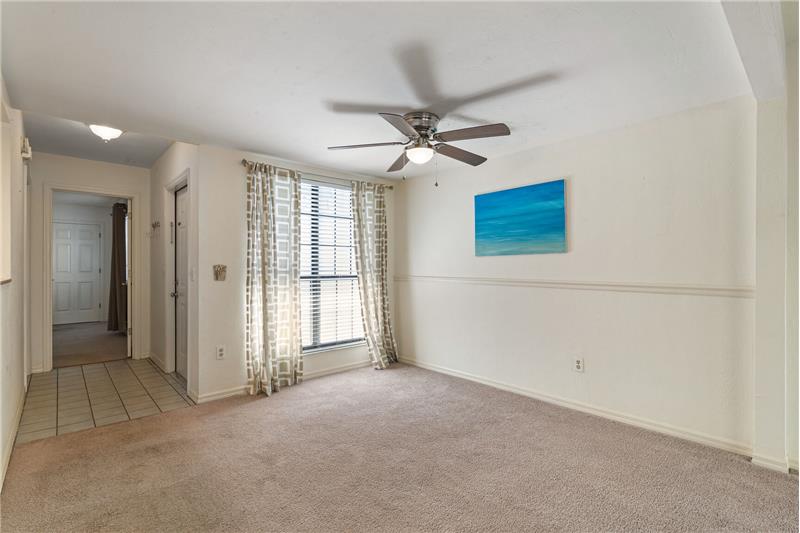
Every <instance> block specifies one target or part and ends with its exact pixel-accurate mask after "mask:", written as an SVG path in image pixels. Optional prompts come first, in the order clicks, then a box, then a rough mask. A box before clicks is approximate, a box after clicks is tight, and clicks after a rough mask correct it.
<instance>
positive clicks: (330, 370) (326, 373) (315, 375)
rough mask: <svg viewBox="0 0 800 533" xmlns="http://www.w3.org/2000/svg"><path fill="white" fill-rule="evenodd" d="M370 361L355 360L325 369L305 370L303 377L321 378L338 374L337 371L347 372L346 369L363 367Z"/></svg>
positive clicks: (369, 363) (368, 364)
mask: <svg viewBox="0 0 800 533" xmlns="http://www.w3.org/2000/svg"><path fill="white" fill-rule="evenodd" d="M371 364H372V363H371V362H370V361H357V362H355V363H347V364H346V365H339V366H334V367H331V368H326V369H325V370H317V371H316V372H306V373H305V374H303V379H304V380H306V379H314V378H321V377H322V376H329V375H331V374H338V373H339V372H347V371H348V370H355V369H356V368H364V367H366V366H370V365H371Z"/></svg>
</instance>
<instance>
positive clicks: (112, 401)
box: [16, 359, 193, 444]
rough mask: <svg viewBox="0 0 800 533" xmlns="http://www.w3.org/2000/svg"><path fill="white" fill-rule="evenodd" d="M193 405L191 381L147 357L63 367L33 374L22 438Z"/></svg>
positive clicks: (48, 435) (28, 438) (21, 440)
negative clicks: (188, 390)
mask: <svg viewBox="0 0 800 533" xmlns="http://www.w3.org/2000/svg"><path fill="white" fill-rule="evenodd" d="M189 405H193V402H192V400H191V399H189V396H187V394H186V384H185V383H184V382H182V380H181V379H180V378H179V377H178V376H176V375H173V374H164V373H163V372H162V371H161V369H159V368H158V367H157V366H156V365H155V364H154V363H152V362H150V361H149V360H147V359H137V360H133V359H127V360H123V361H110V362H108V363H93V364H89V365H81V366H71V367H67V368H58V369H55V370H53V371H51V372H48V373H46V374H34V375H33V376H31V381H30V384H29V386H28V394H27V396H26V397H25V406H24V407H23V409H22V419H21V420H20V425H19V431H18V432H17V440H16V442H17V444H20V443H23V442H29V441H32V440H36V439H42V438H44V437H51V436H53V435H62V434H64V433H70V432H72V431H79V430H81V429H89V428H93V427H100V426H105V425H107V424H113V423H114V422H122V421H125V420H133V419H135V418H141V417H143V416H149V415H155V414H158V413H162V412H165V411H171V410H172V409H179V408H181V407H187V406H189Z"/></svg>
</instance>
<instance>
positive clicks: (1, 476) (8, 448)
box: [0, 385, 27, 492]
mask: <svg viewBox="0 0 800 533" xmlns="http://www.w3.org/2000/svg"><path fill="white" fill-rule="evenodd" d="M26 388H27V385H26V387H22V394H21V395H20V397H19V401H18V402H17V411H16V413H14V426H13V428H12V429H11V431H9V433H8V438H7V439H6V442H5V443H4V444H5V448H3V459H2V461H3V464H2V467H3V469H2V470H1V471H0V492H2V490H3V486H4V484H5V481H6V472H7V471H8V463H9V462H11V452H12V451H13V450H14V441H15V440H16V439H17V430H18V429H19V422H20V420H21V419H22V408H23V407H24V406H25V390H26Z"/></svg>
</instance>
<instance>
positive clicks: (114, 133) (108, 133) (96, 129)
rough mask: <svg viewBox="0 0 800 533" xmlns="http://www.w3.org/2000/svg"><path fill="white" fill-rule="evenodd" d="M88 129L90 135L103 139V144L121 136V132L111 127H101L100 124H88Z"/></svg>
mask: <svg viewBox="0 0 800 533" xmlns="http://www.w3.org/2000/svg"><path fill="white" fill-rule="evenodd" d="M89 129H90V130H92V133H94V134H95V135H97V136H98V137H100V138H101V139H103V142H108V141H111V140H114V139H116V138H117V137H119V136H120V135H122V130H118V129H117V128H112V127H111V126H101V125H100V124H90V125H89Z"/></svg>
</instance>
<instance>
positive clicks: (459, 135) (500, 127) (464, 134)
mask: <svg viewBox="0 0 800 533" xmlns="http://www.w3.org/2000/svg"><path fill="white" fill-rule="evenodd" d="M502 135H511V130H509V129H508V126H506V125H505V124H488V125H486V126H475V127H474V128H464V129H460V130H450V131H442V132H440V133H437V134H436V135H435V136H434V139H436V140H437V141H443V142H453V141H465V140H467V139H483V138H484V137H500V136H502Z"/></svg>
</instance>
